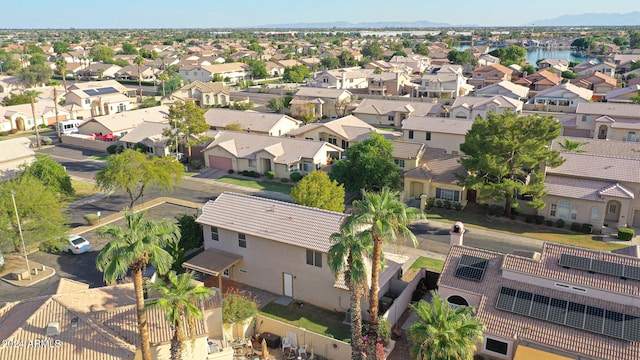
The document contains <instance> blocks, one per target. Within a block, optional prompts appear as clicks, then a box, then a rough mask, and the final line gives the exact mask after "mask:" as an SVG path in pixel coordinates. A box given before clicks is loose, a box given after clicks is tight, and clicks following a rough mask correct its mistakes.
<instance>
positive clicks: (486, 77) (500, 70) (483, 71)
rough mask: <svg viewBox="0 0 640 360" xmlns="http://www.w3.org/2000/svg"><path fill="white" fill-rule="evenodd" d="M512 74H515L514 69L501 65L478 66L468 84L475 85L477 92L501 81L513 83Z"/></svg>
mask: <svg viewBox="0 0 640 360" xmlns="http://www.w3.org/2000/svg"><path fill="white" fill-rule="evenodd" d="M511 74H513V69H510V68H508V67H506V66H504V65H501V64H491V65H485V66H478V67H477V68H475V69H473V76H472V77H471V79H469V81H468V83H469V85H473V86H474V89H475V90H478V89H482V88H484V87H487V86H489V85H492V84H495V83H499V82H500V81H511Z"/></svg>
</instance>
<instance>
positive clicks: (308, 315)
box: [260, 301, 351, 342]
mask: <svg viewBox="0 0 640 360" xmlns="http://www.w3.org/2000/svg"><path fill="white" fill-rule="evenodd" d="M260 313H261V314H263V315H265V316H268V317H270V318H274V319H276V320H280V321H283V322H286V323H288V324H291V325H295V326H299V327H303V328H305V329H307V330H308V331H311V332H314V333H317V334H322V335H325V336H328V337H332V338H334V339H338V340H342V341H346V342H350V340H351V329H350V327H349V325H346V324H343V323H342V322H343V321H344V313H341V312H332V311H328V310H325V309H321V308H318V307H316V306H313V305H309V304H306V303H305V304H304V305H303V306H301V307H300V306H298V304H297V302H295V301H294V302H292V303H291V305H289V306H286V307H285V306H282V305H280V304H276V303H274V302H272V303H270V304H267V305H266V306H264V307H263V308H262V309H261V310H260Z"/></svg>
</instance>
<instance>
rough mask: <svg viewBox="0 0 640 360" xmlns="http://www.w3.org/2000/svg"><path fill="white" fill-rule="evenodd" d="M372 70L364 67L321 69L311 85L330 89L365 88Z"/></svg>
mask: <svg viewBox="0 0 640 360" xmlns="http://www.w3.org/2000/svg"><path fill="white" fill-rule="evenodd" d="M372 73H373V71H371V70H366V69H360V68H357V69H336V70H322V71H320V72H318V73H316V75H315V76H314V78H313V82H312V85H313V86H317V87H323V88H331V89H366V88H367V87H368V81H367V76H369V74H372Z"/></svg>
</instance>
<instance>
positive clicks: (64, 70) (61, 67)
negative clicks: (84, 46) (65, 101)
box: [55, 58, 67, 92]
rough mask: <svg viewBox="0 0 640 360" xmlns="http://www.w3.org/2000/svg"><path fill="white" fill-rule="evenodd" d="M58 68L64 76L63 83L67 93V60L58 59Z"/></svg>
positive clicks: (56, 62)
mask: <svg viewBox="0 0 640 360" xmlns="http://www.w3.org/2000/svg"><path fill="white" fill-rule="evenodd" d="M55 64H56V68H57V69H58V72H60V74H61V75H62V83H63V84H64V91H65V92H66V91H67V60H65V59H63V58H59V59H56V61H55Z"/></svg>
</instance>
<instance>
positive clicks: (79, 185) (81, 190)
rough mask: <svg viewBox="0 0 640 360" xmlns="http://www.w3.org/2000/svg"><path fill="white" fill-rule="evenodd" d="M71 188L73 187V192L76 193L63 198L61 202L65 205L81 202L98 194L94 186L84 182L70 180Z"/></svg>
mask: <svg viewBox="0 0 640 360" xmlns="http://www.w3.org/2000/svg"><path fill="white" fill-rule="evenodd" d="M71 186H73V190H75V192H76V193H75V194H74V195H73V196H65V197H64V198H63V201H64V202H66V203H72V202H74V201H78V200H82V199H84V198H86V197H89V196H91V195H95V194H97V193H99V192H100V190H98V188H97V187H96V186H95V185H94V184H92V183H88V182H84V181H78V180H71Z"/></svg>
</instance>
